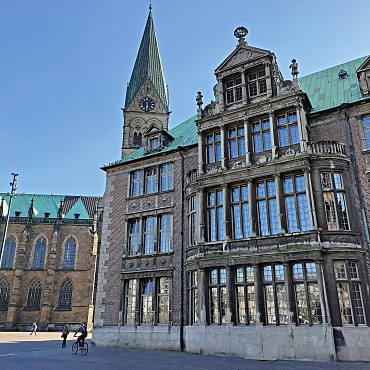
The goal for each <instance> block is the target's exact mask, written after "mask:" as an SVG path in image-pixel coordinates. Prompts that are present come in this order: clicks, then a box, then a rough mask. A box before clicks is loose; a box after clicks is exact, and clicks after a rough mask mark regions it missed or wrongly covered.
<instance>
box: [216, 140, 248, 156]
mask: <svg viewBox="0 0 370 370" xmlns="http://www.w3.org/2000/svg"><path fill="white" fill-rule="evenodd" d="M220 149H221V146H220ZM243 155H245V140H244V137H242V138H240V139H239V157H241V156H243Z"/></svg>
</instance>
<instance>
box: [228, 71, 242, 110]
mask: <svg viewBox="0 0 370 370" xmlns="http://www.w3.org/2000/svg"><path fill="white" fill-rule="evenodd" d="M241 85H242V78H241V77H240V76H237V77H232V78H227V79H226V80H225V101H226V104H231V103H234V102H237V101H240V100H242V98H243V93H242V86H241Z"/></svg>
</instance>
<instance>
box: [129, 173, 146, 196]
mask: <svg viewBox="0 0 370 370" xmlns="http://www.w3.org/2000/svg"><path fill="white" fill-rule="evenodd" d="M131 185H132V186H131V195H132V196H133V197H137V196H139V195H142V186H143V172H142V171H135V172H134V173H133V174H132V181H131Z"/></svg>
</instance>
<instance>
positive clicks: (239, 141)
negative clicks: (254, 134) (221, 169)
mask: <svg viewBox="0 0 370 370" xmlns="http://www.w3.org/2000/svg"><path fill="white" fill-rule="evenodd" d="M229 150H230V152H229V156H230V157H229V158H236V157H241V156H243V155H245V137H244V126H238V127H234V128H232V129H230V130H229Z"/></svg>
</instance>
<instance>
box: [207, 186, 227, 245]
mask: <svg viewBox="0 0 370 370" xmlns="http://www.w3.org/2000/svg"><path fill="white" fill-rule="evenodd" d="M223 203H224V201H223V191H222V190H215V191H211V192H209V193H208V199H207V215H208V240H209V241H211V242H213V241H216V240H224V207H223Z"/></svg>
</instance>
